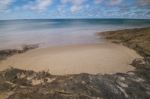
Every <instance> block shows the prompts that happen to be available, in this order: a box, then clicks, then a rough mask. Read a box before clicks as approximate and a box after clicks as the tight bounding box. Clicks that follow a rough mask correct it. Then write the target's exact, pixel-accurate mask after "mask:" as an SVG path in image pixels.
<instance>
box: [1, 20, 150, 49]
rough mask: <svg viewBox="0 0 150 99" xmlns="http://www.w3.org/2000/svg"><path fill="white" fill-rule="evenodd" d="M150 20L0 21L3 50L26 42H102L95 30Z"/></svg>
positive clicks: (138, 24)
mask: <svg viewBox="0 0 150 99" xmlns="http://www.w3.org/2000/svg"><path fill="white" fill-rule="evenodd" d="M147 26H150V20H125V19H113V20H112V19H109V20H106V19H105V20H104V19H103V20H102V19H93V20H90V19H89V20H88V19H84V20H71V19H70V20H64V19H61V20H9V21H8V20H7V21H0V49H7V48H18V47H20V46H22V45H24V44H40V46H41V47H47V46H60V45H72V44H93V43H94V44H95V43H99V42H103V40H102V39H99V38H98V37H97V36H96V35H95V33H96V32H101V31H110V30H117V29H125V28H135V27H147Z"/></svg>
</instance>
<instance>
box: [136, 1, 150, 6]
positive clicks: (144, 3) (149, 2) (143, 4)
mask: <svg viewBox="0 0 150 99" xmlns="http://www.w3.org/2000/svg"><path fill="white" fill-rule="evenodd" d="M138 4H139V5H142V6H145V5H150V0H138Z"/></svg>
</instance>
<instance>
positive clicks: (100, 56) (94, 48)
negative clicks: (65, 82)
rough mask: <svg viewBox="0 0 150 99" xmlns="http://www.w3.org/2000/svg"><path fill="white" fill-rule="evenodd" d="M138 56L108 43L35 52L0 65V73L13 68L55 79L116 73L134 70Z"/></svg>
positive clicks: (133, 52) (119, 46)
mask: <svg viewBox="0 0 150 99" xmlns="http://www.w3.org/2000/svg"><path fill="white" fill-rule="evenodd" d="M139 57H140V56H139V55H138V54H137V53H136V52H135V51H133V50H131V49H129V48H127V47H125V46H122V45H119V44H112V43H109V42H106V43H100V44H91V45H71V46H63V47H50V48H38V49H34V50H31V51H28V52H26V53H23V54H17V55H14V56H11V57H9V58H7V59H6V60H3V61H1V62H0V70H4V69H7V68H8V67H11V66H13V67H16V68H20V69H26V70H34V71H41V70H46V71H47V70H49V72H50V73H52V74H56V75H64V74H78V73H90V74H97V73H102V74H105V73H108V74H111V73H117V72H127V71H130V70H134V67H132V66H131V65H130V63H131V62H132V61H133V60H134V59H135V58H139Z"/></svg>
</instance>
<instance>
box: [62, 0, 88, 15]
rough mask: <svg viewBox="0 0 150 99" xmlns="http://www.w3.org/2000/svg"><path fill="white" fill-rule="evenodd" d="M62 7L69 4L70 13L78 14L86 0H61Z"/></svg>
mask: <svg viewBox="0 0 150 99" xmlns="http://www.w3.org/2000/svg"><path fill="white" fill-rule="evenodd" d="M61 1H62V3H63V5H64V4H68V3H70V4H71V5H72V6H71V7H70V11H71V12H72V13H75V12H78V11H80V10H81V9H82V8H83V6H84V3H85V2H86V1H87V0H61Z"/></svg>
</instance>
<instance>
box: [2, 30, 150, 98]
mask: <svg viewBox="0 0 150 99" xmlns="http://www.w3.org/2000/svg"><path fill="white" fill-rule="evenodd" d="M149 31H150V28H138V29H125V30H118V31H108V32H100V33H98V34H97V36H99V35H100V36H103V37H104V38H105V39H107V40H108V41H107V40H106V42H103V43H99V44H82V45H69V46H57V47H47V48H40V47H39V48H37V46H36V45H27V46H25V47H23V49H22V50H18V49H13V50H12V49H8V50H1V51H0V55H1V57H2V60H1V63H0V67H1V68H0V70H1V71H0V98H2V99H3V98H6V99H21V98H26V97H29V99H60V98H64V99H93V98H95V99H148V98H149V96H150V94H149V92H150V89H149V88H150V76H149V73H150V57H149V55H150V50H149V43H150V39H149V37H150V35H149ZM109 41H111V42H113V43H111V42H109ZM47 64H48V65H47ZM60 65H61V66H60ZM10 66H11V68H9V67H10Z"/></svg>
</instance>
